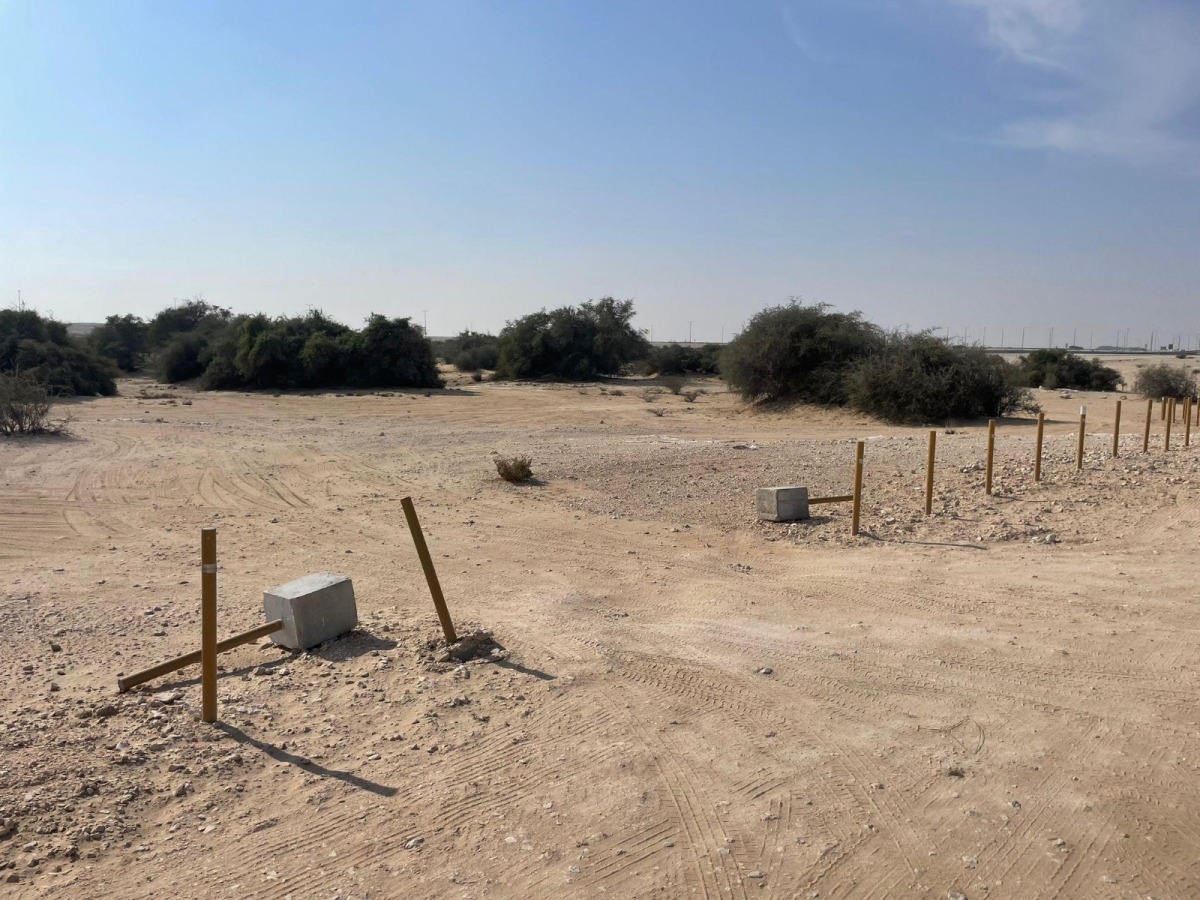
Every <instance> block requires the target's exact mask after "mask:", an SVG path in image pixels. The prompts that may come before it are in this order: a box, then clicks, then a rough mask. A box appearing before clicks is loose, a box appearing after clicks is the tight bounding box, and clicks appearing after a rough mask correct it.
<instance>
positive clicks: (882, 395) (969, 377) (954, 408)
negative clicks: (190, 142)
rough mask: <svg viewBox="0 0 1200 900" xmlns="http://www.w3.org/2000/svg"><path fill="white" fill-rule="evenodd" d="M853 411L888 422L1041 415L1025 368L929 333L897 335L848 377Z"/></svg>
mask: <svg viewBox="0 0 1200 900" xmlns="http://www.w3.org/2000/svg"><path fill="white" fill-rule="evenodd" d="M846 393H847V400H848V402H849V404H850V406H852V407H854V408H855V409H857V410H859V411H860V412H864V413H867V414H868V415H872V416H876V417H878V418H880V419H884V420H886V421H888V422H908V423H922V422H937V421H944V420H947V419H978V418H985V417H995V416H1004V415H1008V414H1009V413H1012V412H1017V411H1024V412H1037V409H1038V407H1037V404H1036V403H1035V402H1034V399H1033V395H1032V394H1031V393H1030V392H1029V390H1028V389H1027V388H1025V386H1024V379H1023V375H1022V372H1021V370H1020V369H1018V368H1017V367H1016V366H1014V365H1012V364H1011V363H1009V362H1006V361H1005V360H1004V359H1002V358H1001V357H999V356H995V355H993V354H990V353H988V352H986V351H985V350H983V348H981V347H954V346H951V345H950V344H949V343H947V342H946V341H945V340H944V339H942V338H939V337H936V336H934V335H933V334H931V333H928V332H920V333H917V334H892V335H889V336H888V337H886V338H885V339H884V342H883V345H882V347H881V348H880V349H879V350H878V351H876V352H875V353H873V354H871V355H870V356H868V357H865V358H863V359H861V360H859V361H858V362H857V363H855V364H854V365H853V366H852V367H851V368H850V369H849V371H848V372H847V374H846Z"/></svg>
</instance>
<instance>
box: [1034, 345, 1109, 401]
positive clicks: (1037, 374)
mask: <svg viewBox="0 0 1200 900" xmlns="http://www.w3.org/2000/svg"><path fill="white" fill-rule="evenodd" d="M1020 367H1021V371H1022V372H1023V373H1024V376H1025V384H1027V385H1028V386H1029V387H1042V388H1046V389H1047V390H1056V389H1059V388H1065V389H1070V390H1075V391H1115V390H1116V389H1117V388H1118V387H1119V386H1120V384H1121V381H1122V378H1121V373H1120V372H1118V371H1117V370H1116V369H1110V368H1109V367H1108V366H1106V365H1104V364H1103V363H1101V362H1100V360H1099V359H1084V358H1083V357H1082V356H1076V355H1075V354H1074V353H1071V352H1070V351H1068V350H1059V349H1047V350H1034V351H1033V352H1032V353H1030V354H1028V355H1027V356H1022V357H1021V362H1020Z"/></svg>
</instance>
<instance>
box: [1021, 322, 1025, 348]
mask: <svg viewBox="0 0 1200 900" xmlns="http://www.w3.org/2000/svg"><path fill="white" fill-rule="evenodd" d="M1021 349H1022V350H1024V349H1025V326H1024V325H1022V326H1021Z"/></svg>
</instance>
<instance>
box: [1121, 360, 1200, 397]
mask: <svg viewBox="0 0 1200 900" xmlns="http://www.w3.org/2000/svg"><path fill="white" fill-rule="evenodd" d="M1133 389H1134V391H1136V392H1137V393H1139V394H1141V395H1142V396H1143V397H1150V398H1152V399H1155V400H1157V399H1158V398H1159V397H1174V398H1175V399H1176V400H1182V399H1184V398H1185V397H1195V396H1196V376H1195V375H1193V374H1192V373H1191V372H1189V371H1188V370H1187V369H1186V368H1185V367H1183V366H1178V365H1172V364H1171V363H1158V364H1156V365H1149V366H1145V367H1144V368H1141V369H1139V370H1138V373H1137V377H1136V378H1135V379H1134V382H1133Z"/></svg>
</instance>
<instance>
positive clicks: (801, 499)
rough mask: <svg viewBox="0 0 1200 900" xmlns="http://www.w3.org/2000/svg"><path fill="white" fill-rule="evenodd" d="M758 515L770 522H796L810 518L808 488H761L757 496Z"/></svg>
mask: <svg viewBox="0 0 1200 900" xmlns="http://www.w3.org/2000/svg"><path fill="white" fill-rule="evenodd" d="M756 506H757V508H758V517H759V518H760V519H764V520H766V521H768V522H795V521H796V520H797V519H807V518H808V488H806V487H767V488H759V489H758V496H757V498H756Z"/></svg>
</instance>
